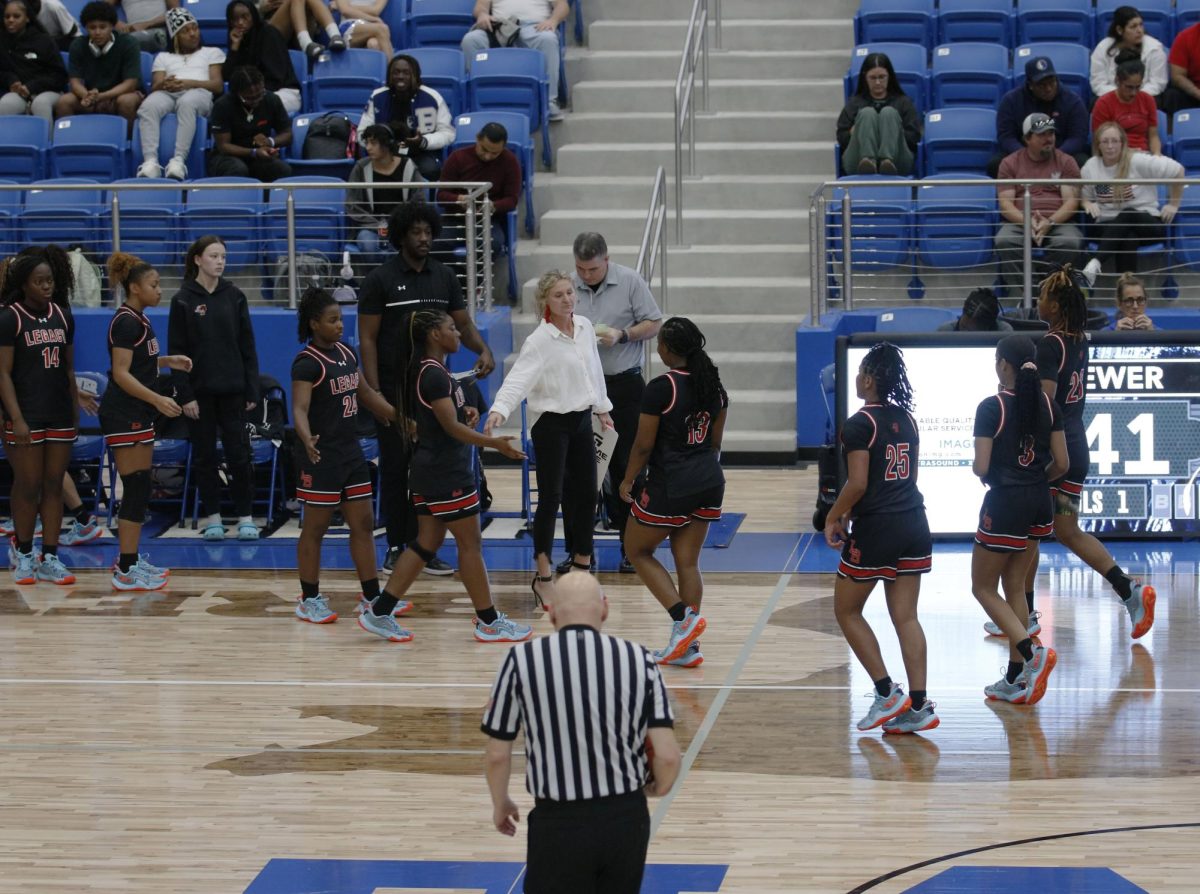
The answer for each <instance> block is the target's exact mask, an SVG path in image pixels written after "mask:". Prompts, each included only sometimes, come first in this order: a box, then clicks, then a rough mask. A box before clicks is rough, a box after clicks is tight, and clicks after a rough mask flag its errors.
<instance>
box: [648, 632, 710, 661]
mask: <svg viewBox="0 0 1200 894" xmlns="http://www.w3.org/2000/svg"><path fill="white" fill-rule="evenodd" d="M664 653H665V650H664V649H658V650H656V651H655V652H654V661H655V663H656V664H669V665H671V666H672V667H699V666H700V665H702V664H703V663H704V653H703V652H701V651H700V640H698V639H694V640H692V641H691V642H690V643H688V647H687V651H686V652H684V653H683V654H682V655H680V656H679V657H678V658H672V659H671V660H670V661H666V660H664V659H663V657H662V656H663V654H664Z"/></svg>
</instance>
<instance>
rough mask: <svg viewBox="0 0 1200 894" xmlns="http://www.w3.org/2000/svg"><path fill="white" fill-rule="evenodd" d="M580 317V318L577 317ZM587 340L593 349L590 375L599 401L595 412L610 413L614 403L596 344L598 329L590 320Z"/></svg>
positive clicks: (589, 366)
mask: <svg viewBox="0 0 1200 894" xmlns="http://www.w3.org/2000/svg"><path fill="white" fill-rule="evenodd" d="M576 319H578V318H576ZM587 328H588V332H587V340H588V345H589V346H590V347H591V351H590V353H589V355H588V375H590V376H591V377H592V387H593V388H594V389H595V390H596V395H597V397H598V401H597V403H596V404H594V405H593V406H592V412H593V413H609V412H611V411H612V408H613V403H612V401H611V400H610V399H609V397H608V386H607V385H606V384H605V383H604V365H603V364H602V363H601V362H600V348H599V346H598V345H597V344H596V330H595V329H594V328H593V327H592V324H591V321H590V320H589V321H588V327H587Z"/></svg>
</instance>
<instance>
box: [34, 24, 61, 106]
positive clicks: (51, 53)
mask: <svg viewBox="0 0 1200 894" xmlns="http://www.w3.org/2000/svg"><path fill="white" fill-rule="evenodd" d="M37 55H38V59H37V61H38V73H37V75H35V76H34V77H32V78H30V79H29V80H30V83H28V84H26V85H25V86H27V87H28V88H29V91H30V92H31V93H33V94H34V95H35V96H36V95H37V94H39V93H45V92H47V91H53V92H54V93H61V92H62V91H63V90H64V89H65V88H66V86H67V67H66V66H65V65H63V60H62V54H61V53H60V52H59V51H58V47H57V46H55V45H54V40H53V38H51V37H50V36H49V35H47V34H42V35H40V36H39V38H38V41H37Z"/></svg>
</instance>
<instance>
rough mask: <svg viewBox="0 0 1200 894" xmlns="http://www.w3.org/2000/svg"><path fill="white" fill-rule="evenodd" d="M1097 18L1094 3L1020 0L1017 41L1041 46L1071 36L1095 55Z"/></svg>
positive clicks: (1064, 0) (1088, 1)
mask: <svg viewBox="0 0 1200 894" xmlns="http://www.w3.org/2000/svg"><path fill="white" fill-rule="evenodd" d="M1093 19H1094V15H1093V10H1092V3H1091V0H1017V11H1016V40H1017V43H1018V44H1022V43H1041V42H1042V41H1057V40H1062V39H1063V38H1064V37H1068V36H1069V37H1073V38H1075V39H1077V40H1078V41H1079V43H1080V45H1081V46H1084V47H1086V48H1087V52H1088V53H1091V50H1092V47H1093V46H1095V43H1096V41H1095V39H1094V38H1093V37H1092V32H1093Z"/></svg>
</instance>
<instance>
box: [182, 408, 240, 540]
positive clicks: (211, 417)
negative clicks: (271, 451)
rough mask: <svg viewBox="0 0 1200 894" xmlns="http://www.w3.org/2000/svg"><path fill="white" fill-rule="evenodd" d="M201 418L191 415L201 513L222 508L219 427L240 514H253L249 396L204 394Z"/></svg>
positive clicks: (205, 514)
mask: <svg viewBox="0 0 1200 894" xmlns="http://www.w3.org/2000/svg"><path fill="white" fill-rule="evenodd" d="M196 403H197V404H199V405H200V418H199V419H189V420H188V429H189V431H190V433H191V439H192V465H193V466H195V467H196V486H197V487H198V488H199V489H200V515H201V517H205V518H206V517H208V516H210V515H216V514H217V513H218V512H220V511H221V478H220V476H219V475H218V474H217V431H218V429H219V430H220V432H221V446H222V447H224V448H225V468H227V469H228V470H229V492H230V495H231V496H232V497H233V506H234V513H235V514H236V515H237V516H238V518H245V517H246V516H248V515H249V514H250V506H251V503H252V501H253V497H254V472H253V467H252V466H251V463H250V433H249V432H248V431H247V430H246V397H245V395H243V394H201V395H197V397H196Z"/></svg>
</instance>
